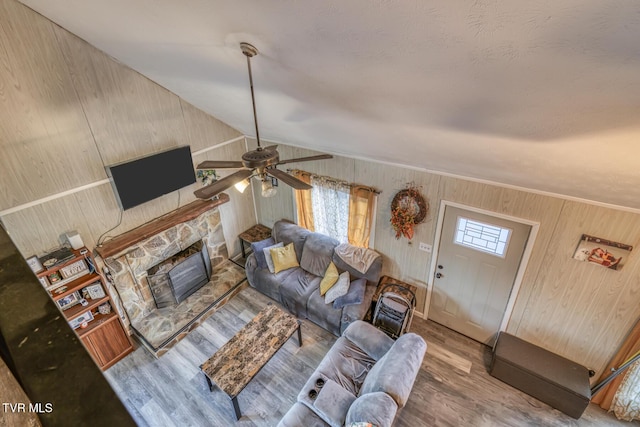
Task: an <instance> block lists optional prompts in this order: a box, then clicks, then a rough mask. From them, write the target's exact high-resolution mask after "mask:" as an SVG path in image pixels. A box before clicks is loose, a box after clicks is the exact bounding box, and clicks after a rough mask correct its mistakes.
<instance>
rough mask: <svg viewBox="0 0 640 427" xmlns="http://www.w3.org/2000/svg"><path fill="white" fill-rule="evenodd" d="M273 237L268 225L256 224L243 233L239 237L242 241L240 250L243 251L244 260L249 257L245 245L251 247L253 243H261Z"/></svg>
mask: <svg viewBox="0 0 640 427" xmlns="http://www.w3.org/2000/svg"><path fill="white" fill-rule="evenodd" d="M269 237H271V229H270V228H269V227H267V226H266V225H262V224H256V225H254V226H253V227H251V228H249V229H248V230H245V231H243V232H242V233H240V234H239V235H238V238H239V239H240V249H241V250H242V258H246V257H247V251H246V249H245V247H244V245H245V243H247V244H249V245H251V243H255V242H259V241H261V240H264V239H268V238H269Z"/></svg>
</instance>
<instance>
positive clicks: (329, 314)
mask: <svg viewBox="0 0 640 427" xmlns="http://www.w3.org/2000/svg"><path fill="white" fill-rule="evenodd" d="M342 312H343V309H337V308H333V304H327V303H326V302H325V301H324V297H323V296H321V295H320V291H319V290H318V289H316V290H314V291H313V293H312V294H311V295H310V296H309V300H308V301H307V318H308V319H309V320H311V321H312V322H313V323H315V324H316V325H318V326H321V327H323V328H324V329H326V330H327V331H329V332H331V333H332V334H333V335H335V336H340V328H341V327H342V320H343V318H342Z"/></svg>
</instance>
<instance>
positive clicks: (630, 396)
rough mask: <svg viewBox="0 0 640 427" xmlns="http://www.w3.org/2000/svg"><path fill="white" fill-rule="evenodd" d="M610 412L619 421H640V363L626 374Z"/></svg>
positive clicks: (630, 368)
mask: <svg viewBox="0 0 640 427" xmlns="http://www.w3.org/2000/svg"><path fill="white" fill-rule="evenodd" d="M610 410H612V411H613V413H614V414H615V415H616V417H618V419H621V420H625V421H633V420H640V361H637V362H635V363H633V364H632V365H631V366H630V367H629V370H628V371H627V373H626V374H624V379H623V380H622V383H621V384H620V388H618V391H617V392H616V394H615V396H614V398H613V402H612V403H611V409H610Z"/></svg>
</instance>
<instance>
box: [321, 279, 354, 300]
mask: <svg viewBox="0 0 640 427" xmlns="http://www.w3.org/2000/svg"><path fill="white" fill-rule="evenodd" d="M350 284H351V280H349V272H348V271H345V272H343V273H340V276H339V277H338V281H337V282H336V284H335V285H333V286H332V287H330V288H329V290H328V291H327V293H326V294H324V302H325V304H331V303H332V302H334V301H335V300H336V298H338V297H341V296H343V295H346V294H347V292H349V285H350Z"/></svg>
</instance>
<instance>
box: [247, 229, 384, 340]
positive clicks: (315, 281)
mask: <svg viewBox="0 0 640 427" xmlns="http://www.w3.org/2000/svg"><path fill="white" fill-rule="evenodd" d="M272 237H273V239H274V240H275V242H276V243H278V242H282V243H283V244H284V245H287V244H289V243H291V242H293V245H294V248H295V252H296V257H297V260H298V262H299V263H300V267H295V268H290V269H287V270H284V271H281V272H279V273H276V274H273V273H271V272H270V271H269V270H268V269H267V268H260V267H258V262H257V260H256V256H255V253H253V254H251V255H250V256H249V257H248V259H247V262H246V264H245V270H246V273H247V280H248V282H249V285H251V286H252V287H254V288H255V289H257V290H258V291H260V292H261V293H263V294H265V295H267V296H268V297H270V298H272V299H274V300H276V301H278V302H280V303H281V304H282V305H283V306H284V307H285V308H286V309H287V310H289V311H290V312H291V313H292V314H294V315H295V316H297V317H299V318H306V319H309V320H310V321H312V322H313V323H315V324H317V325H319V326H321V327H323V328H324V329H326V330H328V331H329V332H331V333H332V334H334V335H336V336H340V334H341V333H342V332H343V331H344V330H345V329H346V328H347V326H349V324H350V323H351V322H353V321H355V320H359V319H363V318H364V316H365V314H366V313H367V310H369V308H370V306H371V299H372V298H373V294H374V292H375V289H376V286H377V284H378V280H379V279H380V272H381V270H382V257H381V256H380V255H379V254H377V253H375V252H374V253H373V255H374V256H376V257H375V259H374V261H373V262H371V264H370V266H369V268H368V269H367V270H366V271H364V272H363V273H361V272H359V271H358V270H356V269H355V268H354V267H352V266H351V265H349V264H347V263H346V262H345V261H343V260H342V259H341V258H340V257H338V256H337V255H336V254H335V253H334V249H335V248H336V247H337V246H338V244H339V242H338V241H337V240H335V239H333V238H331V237H328V236H325V235H323V234H320V233H313V232H311V231H309V230H307V229H305V228H302V227H300V226H298V225H296V224H292V223H290V222H287V221H284V220H281V221H278V222H276V223H275V224H274V226H273V229H272ZM372 252H373V251H372ZM369 254H371V253H369ZM330 262H333V263H334V264H335V266H336V267H337V269H338V272H340V273H341V272H344V271H348V272H349V275H350V277H351V280H356V279H358V278H363V279H365V280H366V287H365V292H364V297H363V299H362V302H360V303H358V304H351V305H346V306H344V307H343V308H334V306H333V305H332V304H326V303H325V300H324V297H323V296H321V295H320V289H319V287H320V282H321V280H322V276H323V275H324V273H325V271H326V269H327V266H328V265H329V263H330ZM351 264H353V262H352V263H351Z"/></svg>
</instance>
